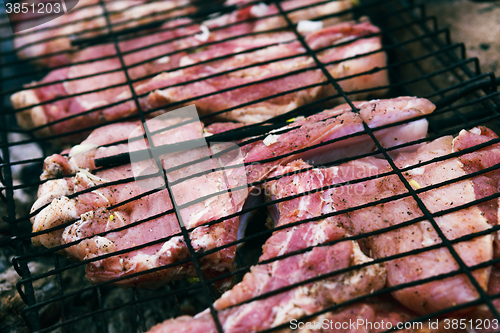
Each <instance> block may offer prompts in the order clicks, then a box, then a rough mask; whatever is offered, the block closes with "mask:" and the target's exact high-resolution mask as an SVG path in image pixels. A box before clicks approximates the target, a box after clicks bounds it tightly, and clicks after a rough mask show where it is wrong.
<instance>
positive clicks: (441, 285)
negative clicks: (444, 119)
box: [302, 136, 493, 314]
mask: <svg viewBox="0 0 500 333" xmlns="http://www.w3.org/2000/svg"><path fill="white" fill-rule="evenodd" d="M452 140H453V138H452V137H451V136H448V137H443V138H440V139H437V140H435V141H433V142H431V143H428V144H425V145H421V146H420V147H419V148H418V150H417V151H416V152H401V153H400V154H399V156H398V157H397V158H396V159H395V163H396V165H397V166H398V167H400V168H403V167H408V166H412V165H415V164H417V163H420V162H424V161H428V160H431V159H432V158H436V157H440V156H444V155H446V154H449V153H451V152H452ZM462 166H463V164H462V163H461V162H460V160H459V159H458V158H452V159H448V160H445V161H442V162H435V163H432V164H428V165H426V166H424V167H420V168H415V169H412V170H410V171H408V172H407V173H405V177H406V178H407V179H408V180H409V182H410V184H411V185H412V186H414V187H415V188H425V187H426V186H430V185H434V184H437V183H440V182H443V181H446V180H450V179H454V178H458V177H461V176H464V175H466V174H467V173H466V171H465V170H464V169H462ZM389 171H391V168H390V166H389V164H388V162H387V161H385V160H382V159H377V158H365V159H361V160H356V161H353V162H349V163H346V164H342V165H340V166H337V167H332V168H329V169H323V170H322V172H323V173H324V177H325V178H326V179H328V181H327V183H328V184H338V183H342V182H349V181H352V180H354V179H359V178H363V177H368V176H373V175H377V174H380V173H384V172H389ZM475 186H476V184H475V183H474V182H473V181H472V180H470V179H469V180H463V181H459V182H455V183H452V184H449V185H446V186H442V187H439V188H436V189H433V190H430V191H426V192H422V193H420V194H419V195H418V196H419V198H420V199H421V200H422V202H423V203H424V204H425V205H426V207H427V208H428V209H429V210H430V212H431V213H434V212H438V211H441V210H444V209H449V208H452V207H456V206H458V205H463V204H466V203H469V202H472V201H474V200H476V198H477V197H476V195H475V190H476V189H475ZM405 192H406V188H405V187H404V186H403V184H402V183H401V182H400V180H399V179H398V177H397V176H396V175H391V176H386V177H381V178H377V179H374V180H369V181H366V182H362V183H358V184H354V185H345V186H342V187H337V188H332V189H328V190H326V191H324V197H325V198H328V200H330V201H331V202H332V207H333V208H332V209H333V210H337V211H339V210H343V209H347V208H351V207H357V206H360V205H363V204H366V203H369V202H373V201H376V200H380V199H384V198H387V197H390V196H394V195H398V194H403V193H405ZM325 200H326V199H325ZM302 207H305V206H302ZM303 209H305V208H303ZM422 215H423V213H422V212H421V210H420V209H419V208H418V206H417V203H416V202H415V201H414V200H413V199H412V198H411V197H408V198H403V199H399V200H394V201H390V202H388V203H384V204H379V205H376V206H373V207H368V208H364V209H359V210H355V211H353V212H350V213H348V214H342V215H340V216H339V217H338V223H339V225H341V226H343V227H345V228H346V229H347V231H348V232H349V233H350V234H353V235H358V234H365V233H367V232H370V231H375V230H379V229H382V228H386V227H389V226H392V225H397V224H400V223H403V222H405V221H408V220H411V219H414V218H417V217H420V216H422ZM435 220H436V222H437V224H438V225H439V227H440V229H441V230H442V232H443V233H444V235H445V236H446V237H447V238H448V239H450V240H453V239H456V238H459V237H461V236H465V235H467V234H470V233H473V232H478V231H482V230H487V229H489V228H491V225H489V224H488V222H487V220H486V218H485V217H484V213H483V212H482V211H481V209H480V207H478V206H472V207H470V208H467V209H461V210H459V211H457V212H453V213H449V214H446V215H444V216H439V217H436V218H435ZM368 222H369V223H368ZM439 243H441V239H440V238H439V236H438V234H437V233H436V231H435V230H434V228H433V227H432V225H431V224H430V223H429V222H428V221H423V222H418V223H416V224H412V225H410V226H406V227H403V228H400V229H397V230H394V231H390V232H386V233H384V234H381V235H377V236H372V237H370V238H368V239H364V243H363V247H364V248H365V249H366V251H369V253H370V254H371V255H373V256H374V257H375V258H384V257H388V256H392V255H396V254H400V253H405V252H408V251H411V250H415V249H420V248H424V247H427V246H432V245H434V244H439ZM454 248H455V250H456V252H457V253H458V254H459V255H460V257H461V258H462V260H463V261H464V262H465V264H466V265H469V266H473V265H477V264H480V263H482V262H485V261H488V260H490V259H491V258H492V255H493V245H492V236H491V235H486V236H482V237H477V238H475V239H473V240H470V241H464V242H460V243H458V244H455V245H454ZM385 267H386V268H387V273H388V276H387V284H388V286H397V285H400V284H403V283H409V282H413V281H418V280H421V279H425V278H428V277H432V276H435V275H438V274H444V273H447V272H450V271H454V270H457V269H458V265H457V263H456V262H455V261H454V259H453V258H452V256H451V254H450V253H449V251H448V250H447V249H446V248H440V249H436V250H432V251H427V252H423V253H421V254H416V255H410V256H406V257H403V258H400V259H396V260H391V261H389V262H387V263H386V265H385ZM489 275H490V268H484V269H480V270H476V271H474V272H473V276H474V277H475V279H476V280H477V281H478V283H479V285H480V286H482V287H483V288H486V286H487V283H488V279H489ZM393 296H394V297H395V298H396V299H397V300H398V301H399V302H401V303H402V304H403V305H405V306H407V307H408V308H410V309H412V310H414V311H416V312H417V313H421V314H423V313H430V312H434V311H438V310H441V309H444V308H448V307H451V306H453V305H456V304H462V303H465V302H469V301H472V300H475V299H476V298H477V297H478V293H477V291H476V290H475V288H474V287H473V286H472V284H471V283H470V282H469V281H468V279H467V277H466V276H465V275H456V276H454V277H450V278H447V279H443V280H439V281H434V282H429V283H425V284H422V285H418V286H416V287H410V288H405V289H402V290H398V291H395V292H393Z"/></svg>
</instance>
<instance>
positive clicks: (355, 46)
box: [11, 20, 388, 142]
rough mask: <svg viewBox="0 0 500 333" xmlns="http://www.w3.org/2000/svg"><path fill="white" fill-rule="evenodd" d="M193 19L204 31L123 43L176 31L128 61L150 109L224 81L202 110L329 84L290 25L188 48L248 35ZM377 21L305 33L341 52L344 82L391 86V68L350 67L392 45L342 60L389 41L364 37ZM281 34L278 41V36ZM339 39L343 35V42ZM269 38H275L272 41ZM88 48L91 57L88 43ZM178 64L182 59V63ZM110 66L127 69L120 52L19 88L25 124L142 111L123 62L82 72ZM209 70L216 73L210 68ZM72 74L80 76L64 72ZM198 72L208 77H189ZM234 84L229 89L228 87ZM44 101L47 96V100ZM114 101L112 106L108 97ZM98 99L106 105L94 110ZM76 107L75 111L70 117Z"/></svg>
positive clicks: (270, 107) (107, 50) (270, 109)
mask: <svg viewBox="0 0 500 333" xmlns="http://www.w3.org/2000/svg"><path fill="white" fill-rule="evenodd" d="M182 22H184V21H183V20H179V21H172V22H170V23H169V24H170V25H173V26H175V25H182ZM192 29H195V31H198V30H196V29H197V28H195V27H194V26H190V27H189V28H182V29H174V30H168V31H165V32H162V33H159V34H155V35H151V36H149V37H147V38H139V39H138V40H137V41H135V40H131V41H126V42H123V46H121V47H122V48H123V50H122V52H123V51H127V50H134V49H136V48H137V45H139V46H140V45H142V44H143V43H145V44H146V45H151V44H152V43H155V42H157V41H160V40H165V39H167V40H169V39H171V38H174V41H172V42H171V43H166V44H161V46H159V47H157V48H153V49H149V48H148V49H146V50H143V51H140V52H132V53H130V54H128V55H127V56H126V57H125V62H126V64H127V65H131V64H140V65H138V66H134V67H132V68H131V69H130V70H128V74H129V76H130V77H131V79H133V80H136V81H134V89H135V91H136V93H137V94H139V95H140V96H143V97H141V98H140V103H141V108H142V109H143V110H151V109H152V108H157V107H163V106H168V105H169V104H171V103H174V102H181V101H184V100H189V99H191V100H193V99H197V97H198V96H202V95H204V94H207V93H216V92H218V91H220V93H217V94H216V95H214V96H211V97H206V98H198V99H197V101H196V102H195V103H196V105H197V107H198V110H199V111H200V112H201V113H203V114H212V113H215V112H217V111H221V110H223V109H226V108H230V107H235V106H238V105H240V104H242V103H246V102H250V101H253V100H258V99H260V98H265V97H268V96H271V95H274V94H278V93H282V92H284V91H289V90H292V89H296V88H301V87H304V86H307V85H311V84H320V83H321V82H324V81H325V80H326V78H325V77H324V76H323V74H322V73H321V70H320V69H314V67H313V66H314V61H313V59H312V58H311V57H308V56H299V55H300V54H303V53H304V52H305V50H304V49H303V47H302V46H301V44H300V42H298V41H294V39H295V38H296V36H295V35H294V34H293V33H291V32H273V33H266V34H259V35H250V36H248V35H247V36H245V37H241V38H236V39H230V40H228V41H225V42H222V43H217V44H214V45H211V46H204V47H203V48H199V49H196V50H198V51H199V52H194V53H189V54H188V51H181V52H178V51H176V50H184V49H186V48H189V47H193V46H196V45H198V46H199V45H201V44H204V43H205V42H207V43H210V42H213V41H217V40H222V39H225V38H228V37H234V36H238V35H239V34H238V32H237V30H234V29H231V28H226V29H223V30H221V31H219V30H217V31H215V32H213V33H210V38H209V39H208V40H207V41H205V42H201V41H199V40H198V39H197V38H195V37H193V36H192V33H193V30H192ZM378 31H379V30H378V28H376V27H375V26H373V25H371V24H370V23H368V22H362V23H353V22H351V23H342V24H339V25H335V26H332V27H330V28H325V29H322V30H320V31H317V32H314V33H312V34H310V35H308V36H307V39H306V40H307V42H308V44H309V46H310V47H311V48H313V49H314V50H322V49H323V48H325V47H328V49H326V50H324V51H321V52H319V53H318V54H319V59H320V60H321V61H323V62H324V63H330V62H334V63H333V64H331V65H328V66H327V68H328V70H329V71H330V73H331V74H332V75H333V76H334V77H335V78H337V79H339V80H340V81H339V84H340V85H341V86H342V88H343V89H344V90H346V91H351V92H352V91H357V90H363V89H367V88H373V87H377V86H385V85H387V83H388V79H387V72H386V71H385V70H381V71H377V72H375V73H372V74H367V75H362V76H359V77H355V78H350V79H345V80H343V79H342V78H344V77H349V76H350V75H354V74H359V73H364V72H366V71H369V70H372V69H374V68H376V67H383V66H385V63H386V58H385V53H383V52H377V53H374V54H370V55H367V56H364V57H360V58H355V59H350V60H345V61H341V60H343V59H345V58H350V57H354V56H356V55H360V54H364V53H368V52H373V51H376V50H379V49H380V48H381V44H380V36H374V37H366V38H364V36H367V35H370V34H375V33H377V32H378ZM186 35H188V36H190V37H187V38H180V39H175V37H179V36H186ZM354 38H360V39H357V40H354V41H350V42H348V40H351V39H354ZM276 43H278V44H277V45H276ZM337 43H342V44H340V45H338V46H336V45H335V44H337ZM267 45H273V46H269V47H265V46H267ZM256 47H264V48H262V49H260V50H257V51H251V52H247V53H242V54H239V55H236V56H230V57H227V55H231V54H233V53H235V52H242V51H245V50H251V49H253V48H256ZM91 50H92V49H90V50H89V51H88V53H91V54H95V53H96V52H95V50H94V51H91ZM98 50H99V53H100V54H109V55H114V54H115V50H114V48H113V47H112V46H99V48H98ZM151 50H153V51H151ZM151 52H153V53H151ZM161 54H170V56H165V57H161V58H159V59H157V60H155V61H152V62H149V63H148V62H146V63H145V64H141V63H142V62H143V61H145V60H147V59H149V58H150V57H151V56H152V55H156V56H158V55H161ZM82 56H83V57H86V56H87V51H86V52H85V53H84V54H83V55H82ZM288 56H291V57H292V58H291V59H287V60H282V61H274V62H271V63H268V64H262V65H259V64H260V63H262V62H264V63H265V62H267V61H272V60H273V59H277V58H280V57H288ZM217 57H222V59H220V60H215V61H210V59H214V58H217ZM207 61H208V63H202V64H199V65H197V63H200V62H207ZM179 66H180V68H181V69H177V68H179ZM249 66H250V67H249ZM102 68H107V69H109V70H115V69H119V68H120V62H119V60H118V59H117V58H111V59H107V60H99V61H97V62H95V63H94V62H92V63H88V64H82V65H75V66H71V67H68V68H63V69H60V70H56V71H53V72H52V73H50V74H49V75H48V76H47V77H45V78H44V79H43V80H42V82H41V83H43V84H47V85H46V86H43V87H39V88H32V89H28V90H23V91H20V92H18V93H16V94H14V95H13V96H12V97H11V100H12V104H13V105H14V107H15V108H16V109H22V110H21V111H19V112H18V113H17V118H18V122H19V124H20V125H21V126H23V127H25V128H37V127H39V126H45V125H46V124H51V123H53V122H55V123H54V124H53V125H51V126H45V127H43V128H42V129H40V130H38V131H37V134H39V135H51V134H61V133H67V132H73V131H75V130H80V129H82V128H86V127H89V126H95V125H98V124H102V123H105V122H108V121H113V120H116V119H121V118H124V117H129V116H133V115H135V114H136V113H137V108H136V105H135V103H134V101H133V100H132V99H131V96H132V95H131V91H130V89H129V88H128V86H127V85H126V84H125V82H126V81H125V76H124V73H123V72H122V71H117V72H113V73H109V74H101V75H97V76H94V77H90V78H83V79H78V78H79V77H82V76H84V75H90V74H95V73H99V72H101V71H102ZM239 68H242V69H241V70H236V71H234V72H231V73H226V71H229V70H234V69H239ZM308 68H310V69H308ZM162 70H164V71H165V72H163V73H161V74H159V75H156V76H155V77H153V78H152V79H146V78H149V77H151V76H154V75H153V74H154V73H158V72H160V71H162ZM291 71H292V72H294V71H298V72H297V73H295V74H293V75H288V76H286V77H283V78H279V79H273V77H275V76H278V75H283V74H287V73H289V72H291ZM213 75H215V76H213ZM208 76H212V77H209V78H205V77H208ZM68 79H72V80H71V81H64V80H68ZM198 79H201V80H199V81H197V82H194V83H189V82H191V81H192V80H198ZM260 80H267V81H265V82H262V83H258V84H252V85H250V86H247V87H244V88H235V87H237V86H239V85H242V84H247V83H252V82H257V81H260ZM54 81H61V82H60V83H57V84H50V82H54ZM115 85H118V86H117V87H114V88H108V89H105V87H109V86H115ZM168 87H169V88H168ZM96 88H99V89H101V90H99V91H98V92H93V93H89V91H93V90H95V89H96ZM227 89H228V91H226V90H227ZM380 92H381V91H379V93H380ZM75 94H76V96H75ZM335 94H336V91H335V90H334V89H333V88H332V87H330V86H329V85H326V84H324V85H319V86H316V87H312V88H307V89H302V90H300V91H297V92H292V93H289V94H286V95H284V96H281V97H276V98H272V99H268V100H267V101H263V102H260V103H257V104H255V103H254V104H252V105H251V106H246V107H243V108H239V109H237V110H233V111H231V112H229V113H227V114H224V115H220V116H219V117H220V118H224V119H230V120H238V121H242V122H259V121H262V120H265V119H269V118H271V117H273V116H275V115H278V114H281V113H284V112H287V111H290V110H292V109H294V108H296V107H298V106H300V105H303V104H305V103H307V102H310V101H312V100H315V99H317V98H320V97H324V96H331V95H335ZM366 95H367V94H366V93H360V94H355V95H351V97H356V98H361V97H364V96H366ZM56 98H59V100H57V101H55V99H56ZM51 101H52V102H51ZM40 103H45V104H42V105H39V104H40ZM115 104H117V105H115ZM35 105H36V106H35ZM108 105H110V106H109V107H107V106H108ZM177 106H178V105H177ZM96 108H97V110H95V109H96ZM68 117H71V118H70V119H66V118H68ZM80 133H81V132H80ZM85 134H86V133H81V134H80V135H79V136H78V135H73V136H72V137H71V138H67V139H66V140H71V141H73V142H78V141H79V140H80V139H81V136H82V135H85Z"/></svg>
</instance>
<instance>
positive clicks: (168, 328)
mask: <svg viewBox="0 0 500 333" xmlns="http://www.w3.org/2000/svg"><path fill="white" fill-rule="evenodd" d="M302 166H305V167H308V165H307V164H305V163H303V162H300V161H297V162H295V163H292V164H291V165H289V166H287V167H283V168H279V170H277V172H276V173H273V176H278V175H281V174H282V173H285V172H288V171H293V170H296V169H297V168H301V167H302ZM295 177H299V178H300V179H299V180H298V181H293V182H291V181H290V177H285V178H281V179H279V180H277V181H273V182H270V183H269V184H268V186H269V187H270V188H271V189H272V190H273V193H272V195H273V196H274V197H276V198H282V197H288V196H289V195H292V194H297V193H303V192H307V191H310V190H311V189H313V188H315V187H321V186H322V185H323V181H324V177H323V176H322V174H321V172H318V173H314V172H309V173H307V172H306V173H303V174H300V175H297V176H295ZM291 205H294V206H296V207H298V206H302V205H307V207H309V208H310V210H307V211H306V210H303V211H302V214H297V213H296V210H290V209H289V208H290V206H291ZM278 206H279V208H278V209H279V211H280V220H279V221H278V223H277V225H278V226H284V225H287V224H289V223H292V222H295V221H299V220H301V219H303V218H307V217H310V216H312V215H315V214H320V213H321V212H323V211H325V210H328V209H329V205H328V203H325V202H324V201H323V200H322V197H321V194H320V193H315V194H312V195H308V196H306V197H302V198H297V199H293V200H291V202H286V205H281V204H280V205H278ZM344 236H345V232H344V230H342V229H341V228H339V227H338V226H337V225H336V223H335V221H334V219H332V218H328V219H324V220H320V221H318V222H310V223H306V224H302V225H299V226H295V227H292V228H287V229H283V230H279V231H276V232H274V233H273V235H272V236H271V237H270V238H269V239H268V240H267V241H266V243H265V244H264V246H263V254H262V256H261V257H260V259H259V261H264V260H269V259H271V258H275V257H277V256H281V255H284V254H286V253H290V252H293V251H297V250H300V249H304V248H307V247H309V246H316V247H314V248H313V249H312V250H310V251H307V252H305V253H303V254H298V255H294V256H290V257H287V258H285V259H281V260H276V261H273V262H272V263H269V264H263V265H256V266H253V267H251V270H250V272H249V273H247V274H245V276H244V278H243V281H242V282H240V283H239V284H237V285H236V286H234V287H233V288H232V289H231V290H230V291H227V292H226V293H224V294H223V295H222V297H221V298H220V299H219V300H217V301H216V302H215V303H214V307H215V308H216V309H217V310H219V320H220V322H221V325H222V327H223V330H224V332H255V331H260V330H263V329H267V328H271V327H274V326H277V325H280V324H282V323H286V322H288V321H290V320H292V319H294V318H300V317H301V316H304V315H306V314H311V313H314V312H316V311H319V310H321V309H323V308H325V307H326V306H328V305H332V304H336V303H340V302H345V301H347V300H349V299H352V298H354V297H357V296H361V295H364V294H368V293H370V292H373V291H374V290H378V289H381V288H383V286H384V284H385V270H384V268H383V267H382V266H381V265H377V264H375V265H371V266H367V267H364V268H362V269H359V270H353V271H351V272H349V273H345V274H339V275H336V276H333V277H330V278H327V279H324V280H319V281H317V282H314V283H310V284H307V285H304V286H301V287H298V288H294V289H291V290H290V291H285V292H281V293H279V294H277V295H275V296H271V297H267V298H264V299H262V300H257V301H253V302H250V303H246V304H243V305H239V304H240V303H241V302H244V301H248V300H250V299H251V298H253V297H256V296H260V295H265V294H266V293H268V292H271V291H274V290H278V289H279V288H282V287H286V286H290V285H292V284H294V283H298V282H301V281H304V280H306V279H310V278H313V277H316V276H318V275H321V274H326V273H330V272H334V271H335V270H338V269H342V268H346V267H350V266H353V265H357V264H361V263H365V262H368V261H370V260H371V259H370V258H368V257H366V256H365V255H364V254H363V253H362V252H361V251H360V250H359V247H358V246H357V243H355V242H352V241H347V242H340V243H338V244H336V245H330V246H317V245H319V244H322V243H325V242H329V241H333V240H338V239H341V238H342V237H344ZM187 322H189V323H187ZM176 330H178V331H182V332H217V330H216V329H215V325H214V323H213V321H212V318H211V315H210V313H208V311H205V312H202V313H200V314H198V315H197V316H195V317H194V318H191V320H189V318H188V317H181V318H177V319H173V320H169V321H166V322H164V323H162V324H159V325H157V326H155V327H153V328H152V329H151V331H150V332H157V333H158V332H173V331H176Z"/></svg>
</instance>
